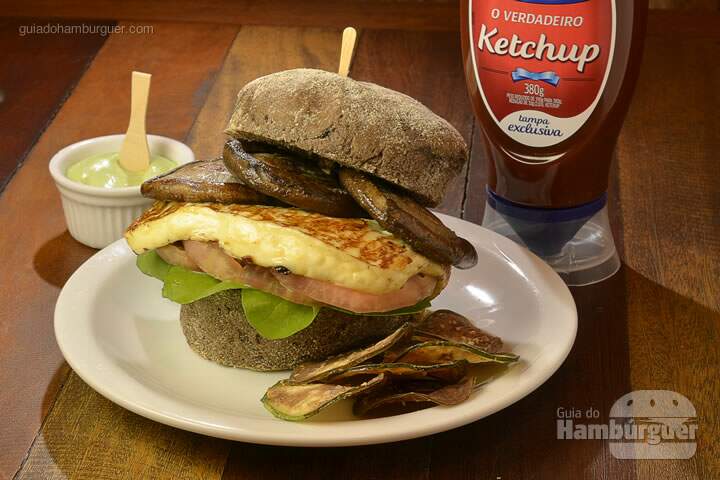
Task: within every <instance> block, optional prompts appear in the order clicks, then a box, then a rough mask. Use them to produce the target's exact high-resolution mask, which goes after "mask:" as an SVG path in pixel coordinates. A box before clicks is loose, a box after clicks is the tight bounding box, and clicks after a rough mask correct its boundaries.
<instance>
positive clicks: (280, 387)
mask: <svg viewBox="0 0 720 480" xmlns="http://www.w3.org/2000/svg"><path fill="white" fill-rule="evenodd" d="M384 381H385V377H384V375H383V374H380V375H378V376H376V377H374V378H372V379H370V380H368V381H366V382H363V383H361V384H359V385H334V384H329V383H310V384H302V385H297V384H291V383H289V382H288V381H287V380H281V381H279V382H278V383H276V384H275V385H273V386H272V387H270V388H269V389H268V390H267V392H265V395H264V396H263V398H262V403H263V405H264V406H265V408H266V409H268V411H270V413H272V414H273V415H275V416H276V417H278V418H281V419H283V420H290V421H301V420H306V419H307V418H309V417H312V416H313V415H316V414H317V413H319V412H320V411H321V410H323V409H325V408H327V407H329V406H331V405H334V404H335V403H337V402H339V401H340V400H345V399H347V398H352V397H354V396H357V395H359V394H361V393H364V392H368V391H370V390H372V389H374V388H377V387H379V386H380V385H382V383H383V382H384Z"/></svg>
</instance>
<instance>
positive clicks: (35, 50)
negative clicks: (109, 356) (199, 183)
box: [0, 4, 720, 479]
mask: <svg viewBox="0 0 720 480" xmlns="http://www.w3.org/2000/svg"><path fill="white" fill-rule="evenodd" d="M118 5H119V4H118ZM251 13H252V12H251ZM390 13H392V12H390ZM390 13H388V15H390ZM358 15H360V16H356V18H350V19H349V20H348V19H347V18H338V17H333V16H332V15H330V16H329V17H323V14H322V12H320V13H318V16H317V18H314V19H313V21H311V22H310V21H307V17H303V19H302V24H303V25H308V24H310V25H322V24H325V25H331V26H330V27H287V26H263V25H248V26H240V27H238V26H235V25H230V24H225V25H217V24H215V25H212V24H204V23H162V22H153V23H152V25H153V33H152V34H131V33H129V29H130V27H131V25H130V24H128V23H122V22H121V23H119V24H118V26H120V27H122V28H123V29H124V30H125V33H116V34H112V35H110V36H108V37H100V36H97V35H26V36H20V35H18V27H19V26H20V25H27V24H30V23H37V24H42V23H46V20H44V19H37V18H33V19H27V18H26V19H24V20H18V21H14V20H6V21H2V22H0V42H1V44H2V45H3V47H4V48H3V49H2V53H0V61H1V62H0V64H2V65H3V69H2V72H1V73H0V89H1V90H3V92H4V97H5V100H4V102H3V103H2V104H0V124H1V125H2V129H0V138H1V139H2V145H3V149H2V151H0V185H5V183H6V182H7V180H8V179H10V180H9V182H8V183H7V184H6V186H5V188H4V191H3V192H2V195H1V196H0V226H1V227H2V234H1V235H0V251H2V252H3V254H4V268H3V269H2V270H0V280H1V282H2V283H1V284H2V289H0V477H2V478H11V477H13V476H14V475H17V478H65V477H71V478H93V479H94V478H155V477H167V478H220V477H222V478H228V479H229V478H288V477H291V476H292V477H295V478H328V477H335V476H342V477H343V478H348V479H349V478H357V479H368V478H404V477H409V478H448V479H457V478H489V479H495V478H502V479H511V478H512V479H516V478H604V479H626V478H642V479H658V478H698V479H700V478H703V479H704V478H711V477H713V476H716V477H717V476H720V469H719V468H720V465H719V464H718V458H719V457H720V442H719V441H718V437H719V436H720V415H718V410H719V408H718V400H719V397H720V371H719V369H718V364H719V363H720V348H718V340H719V339H720V332H719V329H720V313H719V312H720V281H718V278H719V277H720V259H719V258H718V257H719V254H720V174H719V172H720V168H719V166H718V156H717V152H718V151H720V134H719V133H718V132H719V131H720V120H719V119H720V115H718V111H720V93H719V92H720V66H719V63H718V59H720V29H718V28H717V26H718V25H719V24H720V16H718V15H717V14H705V15H674V14H669V13H663V14H659V13H655V14H653V15H652V16H651V20H650V28H649V34H648V41H647V48H646V55H645V58H644V62H643V67H642V74H641V79H640V83H639V86H638V89H637V94H636V97H635V100H634V102H633V105H632V108H631V111H630V114H629V117H628V119H627V122H626V124H625V127H624V129H623V133H622V136H621V139H620V144H619V148H618V154H617V157H618V161H617V162H616V163H615V165H614V167H613V173H612V177H613V178H612V190H611V200H610V211H611V216H612V225H613V229H614V231H615V235H616V240H617V242H618V244H619V248H620V252H621V255H622V259H623V262H624V266H623V268H622V270H621V271H620V272H619V273H618V274H617V275H615V276H614V277H613V278H612V279H610V280H608V281H606V282H604V283H602V284H600V285H595V286H592V287H585V288H577V289H573V295H574V297H575V300H576V302H577V305H578V310H579V315H580V325H579V331H578V337H577V342H576V344H575V347H574V349H573V351H572V353H571V354H570V356H569V357H568V359H567V360H566V362H565V364H564V365H563V366H562V368H561V369H560V370H559V371H558V372H557V373H556V374H555V375H554V376H553V377H552V378H551V379H550V380H549V381H548V382H547V383H546V384H545V385H543V386H542V387H540V388H539V389H538V390H537V391H535V392H534V393H532V394H531V395H529V396H528V397H526V398H525V399H523V400H521V401H519V402H517V403H516V404H515V405H513V406H511V407H509V408H507V409H505V410H503V411H502V412H499V413H497V414H495V415H493V416H491V417H489V418H486V419H484V420H481V421H478V422H475V423H473V424H471V425H467V426H465V427H462V428H458V429H456V430H453V431H449V432H446V433H441V434H438V435H434V436H431V437H427V438H421V439H417V440H412V441H407V442H401V443H397V444H391V445H381V446H370V447H358V448H337V449H301V448H279V447H266V446H257V445H249V444H244V443H238V442H229V441H223V440H217V439H213V438H207V437H203V436H200V435H196V434H191V433H187V432H184V431H181V430H176V429H173V428H170V427H166V426H163V425H160V424H157V423H154V422H152V421H149V420H146V419H144V418H142V417H139V416H137V415H135V414H132V413H130V412H128V411H126V410H123V409H122V408H120V407H117V406H115V405H114V404H112V403H111V402H109V401H108V400H106V399H104V398H103V397H101V396H100V395H98V394H97V393H95V392H94V391H93V390H92V389H90V388H89V387H88V386H87V385H86V384H85V383H84V382H83V381H82V380H80V379H79V378H78V377H77V376H76V375H75V374H74V373H73V372H72V371H71V370H70V369H69V367H68V366H67V365H66V364H65V363H64V362H63V359H62V357H61V355H60V352H59V351H58V348H57V346H56V343H55V339H54V335H53V330H52V322H53V307H54V304H55V300H56V298H57V295H58V293H59V291H60V288H61V287H62V285H63V284H64V282H65V281H66V280H67V278H68V277H69V275H70V274H71V273H72V272H73V271H74V270H75V269H76V268H77V267H78V266H79V265H80V264H81V263H82V262H83V261H84V260H85V259H87V258H88V257H89V256H90V255H92V254H93V253H94V250H92V249H89V248H86V247H83V246H81V245H79V244H78V243H76V242H75V241H73V240H72V239H71V238H70V236H69V235H68V233H67V231H66V227H65V224H64V220H63V216H62V210H61V206H60V200H59V196H58V193H57V192H56V190H55V188H54V186H53V183H52V180H51V179H50V176H49V174H48V172H47V162H48V160H49V158H50V156H51V155H52V154H53V153H54V152H56V151H57V150H58V149H59V148H61V147H63V146H65V145H67V144H69V143H72V142H75V141H77V140H80V139H83V138H88V137H92V136H96V135H103V134H110V133H118V132H122V131H124V129H125V127H126V121H127V115H128V107H127V105H128V101H127V100H128V98H129V85H130V82H129V72H130V71H131V70H133V69H137V70H144V71H149V72H152V73H153V75H154V79H153V91H152V95H151V101H150V107H149V118H148V127H149V130H150V131H151V132H153V133H157V134H161V135H167V136H170V137H174V138H178V139H184V140H185V141H186V142H187V143H188V144H189V145H190V146H191V147H192V148H193V149H194V150H195V153H196V155H197V156H198V157H201V158H203V157H209V156H211V155H214V154H216V153H218V152H219V151H220V148H221V145H222V141H223V135H222V133H221V132H222V129H223V126H224V125H225V123H226V120H227V118H228V115H229V113H230V111H231V108H232V103H233V97H234V95H235V93H236V92H237V90H238V89H239V88H240V87H241V86H242V85H243V84H245V83H246V82H247V81H249V80H251V79H253V78H255V77H258V76H260V75H263V74H267V73H270V72H274V71H278V70H283V69H287V68H293V67H300V66H305V67H316V68H323V69H328V70H333V69H335V67H336V63H337V60H338V54H339V45H340V43H339V39H340V29H339V28H338V27H340V26H342V25H343V23H344V22H348V23H355V24H357V25H362V26H365V27H374V28H366V29H365V30H364V31H363V32H362V36H361V39H360V43H359V50H358V52H357V56H356V60H355V63H354V66H353V70H352V76H353V77H355V78H357V79H363V80H372V81H374V82H377V83H380V84H383V85H387V86H389V87H391V88H394V89H398V90H400V91H403V92H406V93H408V94H410V95H412V96H414V97H417V98H418V99H420V100H421V101H422V102H424V103H425V104H427V105H428V106H429V107H430V108H432V109H433V110H434V111H436V112H437V113H438V114H440V115H442V116H444V117H446V118H447V119H448V120H449V121H450V122H452V123H453V124H454V125H455V126H456V127H457V128H458V129H459V130H460V132H461V133H462V134H463V135H464V136H465V138H466V139H467V140H468V143H469V144H470V145H471V146H472V160H471V162H470V164H469V166H468V168H467V169H466V170H465V171H464V172H463V173H462V175H461V176H460V177H458V178H457V179H456V180H455V182H454V183H453V187H452V189H451V191H450V192H449V194H448V195H447V198H446V199H445V201H444V203H443V205H442V208H441V210H442V211H444V212H447V213H450V214H453V215H456V216H461V217H463V218H465V219H468V220H470V221H474V222H479V221H480V219H481V216H482V210H483V204H484V195H483V187H484V180H485V177H484V175H485V173H484V172H485V159H484V158H483V150H482V139H481V137H480V135H479V129H478V127H477V125H476V123H475V122H474V119H473V115H472V113H471V111H470V105H469V103H468V101H467V99H466V94H465V85H464V83H463V76H462V70H461V62H460V55H459V50H460V49H459V38H458V34H457V32H455V31H430V30H405V29H404V28H406V27H412V28H424V26H425V25H428V24H430V23H432V22H428V21H427V19H425V20H423V21H419V20H418V18H417V15H415V16H411V17H412V18H410V21H411V22H410V24H408V23H407V22H406V21H405V20H406V19H403V18H402V16H400V15H397V13H396V14H395V15H396V17H395V20H394V21H395V23H392V21H393V20H392V18H391V17H390V16H382V15H375V16H373V17H372V18H371V19H370V20H369V22H370V24H363V18H365V17H362V12H359V13H358ZM251 16H252V15H251ZM263 18H265V17H263ZM367 18H370V17H367ZM265 19H266V20H267V21H268V22H271V21H272V18H265ZM372 22H375V24H373V23H372ZM247 23H257V22H254V21H252V18H250V19H249V20H248V22H247ZM278 23H286V24H287V23H289V22H288V21H287V19H285V21H279V22H278ZM438 24H439V25H443V26H448V28H454V27H453V26H452V25H454V23H453V21H452V19H450V20H448V19H441V20H440V21H439V23H436V24H434V25H435V26H437V25H438ZM378 28H379V29H378ZM392 28H398V29H392ZM13 172H14V175H13ZM637 389H668V390H674V391H677V392H679V393H682V394H683V395H685V396H687V397H688V398H689V399H690V400H691V401H692V402H693V403H694V405H695V407H696V409H697V415H698V423H699V436H698V451H697V454H696V455H695V457H694V458H693V459H691V460H682V461H681V460H663V461H649V460H640V461H630V460H617V459H614V458H613V457H612V456H611V455H610V453H609V451H608V443H607V442H605V441H590V440H586V441H581V440H575V441H568V440H557V439H556V431H555V428H556V426H555V421H556V417H557V415H556V411H557V409H558V408H560V407H562V408H577V409H580V410H583V411H584V410H586V409H588V408H596V409H597V410H599V412H600V414H601V421H602V420H607V416H608V413H609V410H610V407H611V405H612V404H613V402H614V401H615V400H616V399H617V398H619V397H620V396H622V395H623V394H625V393H627V392H630V391H632V390H637Z"/></svg>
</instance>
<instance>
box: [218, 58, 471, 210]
mask: <svg viewBox="0 0 720 480" xmlns="http://www.w3.org/2000/svg"><path fill="white" fill-rule="evenodd" d="M225 133H227V134H228V135H230V136H232V137H234V138H237V139H238V140H246V141H253V142H262V143H267V144H270V145H273V146H276V147H279V148H283V149H287V150H290V151H295V152H299V153H303V154H306V155H312V156H318V157H321V158H325V159H328V160H331V161H333V162H336V163H338V164H341V165H344V166H347V167H351V168H355V169H357V170H361V171H364V172H367V173H370V174H372V175H374V176H376V177H379V178H382V179H383V180H386V181H388V182H390V183H393V184H395V185H398V186H400V187H402V188H404V189H405V190H407V191H408V192H410V193H411V194H412V195H413V196H414V197H415V198H417V199H418V200H419V201H420V202H422V203H423V204H425V205H428V206H436V205H437V204H439V203H440V201H441V200H442V198H443V196H444V194H445V189H446V188H447V185H448V183H449V182H450V180H452V179H453V177H455V176H456V175H457V174H458V173H460V170H462V167H463V165H464V164H465V162H466V160H467V155H468V154H467V145H466V144H465V141H464V140H463V138H462V136H461V135H460V133H458V131H457V130H456V129H455V128H453V126H452V125H450V124H449V123H448V122H447V121H446V120H444V119H443V118H441V117H439V116H437V115H435V114H434V113H433V112H432V111H430V109H428V108H427V107H426V106H424V105H423V104H421V103H420V102H418V101H417V100H415V99H413V98H411V97H408V96H407V95H404V94H402V93H399V92H396V91H394V90H390V89H387V88H384V87H381V86H378V85H375V84H374V83H367V82H359V81H356V80H353V79H351V78H347V77H341V76H340V75H338V74H335V73H330V72H326V71H323V70H313V69H305V68H302V69H296V70H286V71H283V72H278V73H274V74H272V75H267V76H265V77H260V78H258V79H256V80H253V81H252V82H250V83H248V84H247V85H245V87H243V88H242V90H240V92H239V93H238V97H237V102H236V104H235V111H234V113H233V115H232V118H231V119H230V123H229V125H228V127H227V129H226V131H225Z"/></svg>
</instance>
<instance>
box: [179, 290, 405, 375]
mask: <svg viewBox="0 0 720 480" xmlns="http://www.w3.org/2000/svg"><path fill="white" fill-rule="evenodd" d="M415 319H416V317H415V316H414V315H402V316H394V317H370V316H359V315H347V314H345V313H342V312H338V311H336V310H331V309H327V308H323V309H321V310H320V313H319V314H318V316H317V317H316V318H315V321H314V322H313V323H312V324H310V326H309V327H307V328H305V329H304V330H301V331H300V332H298V333H296V334H295V335H292V336H290V337H288V338H283V339H280V340H267V339H265V338H263V337H261V336H260V334H258V333H257V331H256V330H255V329H254V328H253V327H252V326H251V325H250V324H249V323H248V322H247V320H246V319H245V315H244V314H243V309H242V304H241V293H240V290H226V291H224V292H220V293H217V294H215V295H211V296H209V297H206V298H204V299H202V300H198V301H196V302H193V303H190V304H187V305H183V306H182V309H181V310H180V324H181V325H182V329H183V333H184V334H185V338H186V339H187V342H188V344H189V345H190V347H191V348H192V349H193V350H194V351H195V352H196V353H198V354H199V355H200V356H202V357H203V358H206V359H208V360H211V361H213V362H216V363H219V364H221V365H225V366H228V367H239V368H249V369H252V370H261V371H272V370H288V369H291V368H293V367H295V366H296V365H298V364H300V363H302V362H305V361H309V360H320V359H323V358H326V357H329V356H331V355H335V354H337V353H341V352H345V351H347V350H350V349H352V348H355V347H357V346H360V345H363V344H367V343H369V342H370V341H372V340H374V339H376V338H380V337H384V336H386V335H389V334H390V333H392V332H393V331H395V330H396V329H397V328H398V327H400V325H402V324H403V323H405V322H409V321H413V320H415Z"/></svg>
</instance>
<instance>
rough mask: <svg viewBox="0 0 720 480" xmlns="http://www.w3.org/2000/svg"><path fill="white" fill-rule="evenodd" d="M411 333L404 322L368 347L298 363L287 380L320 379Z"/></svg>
mask: <svg viewBox="0 0 720 480" xmlns="http://www.w3.org/2000/svg"><path fill="white" fill-rule="evenodd" d="M411 334H412V325H410V324H409V323H405V324H403V325H402V326H401V327H400V328H398V329H397V330H395V331H394V332H393V333H391V334H390V335H389V336H387V337H385V338H383V339H382V340H380V341H379V342H377V343H374V344H373V345H370V346H369V347H366V348H363V349H360V350H355V351H352V352H350V353H345V354H342V355H338V356H335V357H331V358H329V359H327V360H324V361H322V362H307V363H303V364H301V365H298V366H297V367H296V368H295V370H293V372H292V374H291V375H290V378H289V379H288V381H289V382H290V383H293V384H302V383H309V382H316V381H320V380H322V379H324V378H327V377H330V376H332V375H335V374H337V373H339V372H342V371H344V370H347V369H348V368H350V367H354V366H355V365H359V364H360V363H362V362H364V361H366V360H369V359H371V358H372V357H374V356H376V355H379V354H381V353H383V352H384V351H385V350H387V349H388V348H390V347H392V346H393V345H395V344H396V343H398V342H400V341H401V340H404V339H405V338H408V337H409V336H410V335H411ZM445 363H447V362H445Z"/></svg>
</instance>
